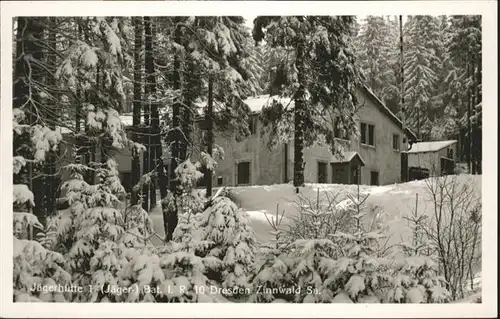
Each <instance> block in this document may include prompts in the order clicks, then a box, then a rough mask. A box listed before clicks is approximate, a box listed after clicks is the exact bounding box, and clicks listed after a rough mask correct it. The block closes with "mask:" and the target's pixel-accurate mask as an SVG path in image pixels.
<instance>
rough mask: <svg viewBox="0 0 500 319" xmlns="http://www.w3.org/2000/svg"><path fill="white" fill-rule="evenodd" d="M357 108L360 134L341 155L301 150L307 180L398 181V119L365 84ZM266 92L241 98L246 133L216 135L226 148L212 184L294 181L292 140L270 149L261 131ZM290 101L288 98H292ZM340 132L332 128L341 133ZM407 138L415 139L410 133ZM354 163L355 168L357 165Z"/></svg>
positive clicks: (400, 136) (319, 149) (318, 149)
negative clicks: (247, 109)
mask: <svg viewBox="0 0 500 319" xmlns="http://www.w3.org/2000/svg"><path fill="white" fill-rule="evenodd" d="M357 97H358V101H359V103H360V106H361V107H360V109H359V110H358V112H357V114H356V115H355V120H356V123H357V125H358V130H359V131H360V134H359V136H356V135H354V134H353V135H352V136H350V137H349V138H348V141H349V142H350V146H349V147H348V149H347V150H346V151H345V152H344V156H343V157H338V156H334V155H332V153H331V152H330V150H329V148H328V147H327V146H320V145H313V146H312V147H309V148H307V149H305V150H304V162H305V167H304V178H305V182H306V183H340V184H353V183H357V181H358V179H357V178H358V177H357V174H358V171H359V172H360V176H359V181H360V183H361V184H367V185H370V184H371V185H385V184H391V183H395V182H400V181H401V150H402V142H403V130H402V122H401V120H400V119H399V118H398V117H397V116H396V115H395V114H394V113H392V112H391V111H390V110H389V109H388V108H387V107H386V106H385V105H384V104H383V103H382V102H381V101H380V100H379V99H378V98H377V97H376V96H375V95H374V94H373V93H372V91H371V90H370V89H368V88H367V87H361V88H359V89H358V90H357ZM271 99H272V98H270V97H269V96H268V95H267V96H259V97H256V98H251V99H248V100H246V101H245V103H246V104H247V105H248V106H249V107H250V109H251V110H252V115H251V120H250V131H251V135H250V136H249V137H248V138H246V139H245V140H243V141H241V142H237V141H236V140H235V139H234V138H233V137H231V136H230V135H228V134H225V135H224V136H221V135H219V136H217V134H216V136H215V144H218V145H220V146H221V147H222V148H223V149H224V152H225V157H224V159H223V160H219V161H218V166H217V168H216V170H215V172H214V174H213V181H212V182H213V185H214V186H223V185H224V186H237V185H271V184H279V183H288V182H289V181H291V180H293V162H294V153H293V141H291V142H290V143H286V144H282V145H280V146H278V147H277V148H275V149H269V147H268V146H267V145H268V140H269V136H268V135H267V134H262V133H261V125H262V123H261V121H260V119H259V114H260V112H261V110H262V108H263V106H264V105H266V104H267V103H270V102H271ZM292 103H293V102H292ZM339 133H340V132H337V133H336V136H337V137H339V138H340V137H341V136H340V134H339ZM407 133H408V134H411V136H410V138H411V139H415V136H414V135H413V133H411V132H407ZM358 168H359V170H358Z"/></svg>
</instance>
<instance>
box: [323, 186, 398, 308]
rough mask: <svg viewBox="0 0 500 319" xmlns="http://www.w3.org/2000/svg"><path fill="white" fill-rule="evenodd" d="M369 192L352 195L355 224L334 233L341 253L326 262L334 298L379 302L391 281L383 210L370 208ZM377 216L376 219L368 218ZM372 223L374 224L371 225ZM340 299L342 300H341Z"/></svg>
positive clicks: (342, 300) (352, 213)
mask: <svg viewBox="0 0 500 319" xmlns="http://www.w3.org/2000/svg"><path fill="white" fill-rule="evenodd" d="M367 198H368V195H361V194H360V191H359V188H358V195H357V196H351V195H348V199H349V200H350V202H351V203H352V205H349V206H348V210H349V211H350V213H351V216H350V217H351V220H352V228H351V230H350V231H348V232H338V233H337V234H334V235H333V238H334V242H335V243H336V245H337V247H339V248H340V252H341V255H340V257H338V258H337V259H336V260H335V261H334V262H331V263H328V264H326V263H325V264H324V265H323V267H324V268H325V271H326V272H327V278H326V279H325V281H324V285H325V286H326V287H328V288H329V289H330V290H331V291H332V293H333V294H334V296H335V297H334V298H333V300H332V302H344V301H348V299H346V297H347V296H348V298H349V299H350V300H351V301H353V302H355V303H379V302H381V301H382V297H381V296H380V294H381V289H382V288H383V287H384V286H385V285H386V284H387V282H388V281H389V276H388V266H387V264H388V262H387V260H386V259H385V258H384V256H383V249H382V248H383V247H382V246H381V243H382V240H383V238H384V237H385V231H384V229H382V223H381V216H382V215H381V214H382V212H377V211H369V210H367V209H366V206H365V202H366V200H367ZM371 216H373V220H372V222H369V221H368V220H367V219H368V218H369V217H371ZM367 225H370V226H367ZM339 299H340V300H339Z"/></svg>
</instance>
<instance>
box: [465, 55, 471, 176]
mask: <svg viewBox="0 0 500 319" xmlns="http://www.w3.org/2000/svg"><path fill="white" fill-rule="evenodd" d="M470 64H471V63H470V59H469V58H467V63H466V67H467V79H469V78H470V77H471V68H470ZM471 104H472V88H469V89H468V90H467V168H468V169H469V174H471V173H472V157H471V151H472V150H471V144H472V136H471V135H472V134H471V122H470V117H471V108H472V105H471Z"/></svg>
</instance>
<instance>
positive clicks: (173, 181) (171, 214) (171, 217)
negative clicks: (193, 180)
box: [163, 27, 184, 241]
mask: <svg viewBox="0 0 500 319" xmlns="http://www.w3.org/2000/svg"><path fill="white" fill-rule="evenodd" d="M174 41H175V43H177V44H178V45H181V41H182V32H181V30H180V28H179V27H177V28H176V29H175V31H174ZM182 70H183V63H182V57H181V56H180V53H178V54H176V55H175V56H174V74H173V84H174V90H176V91H177V92H181V94H180V95H179V96H178V97H177V99H176V100H175V102H174V105H173V110H172V129H173V134H172V137H173V141H172V153H171V159H170V179H169V180H170V185H169V190H170V192H172V194H173V198H174V200H176V199H177V198H178V197H179V195H180V192H181V189H180V187H179V186H180V183H179V179H178V178H177V176H175V170H176V168H177V166H178V165H179V163H180V155H181V154H180V148H181V145H180V144H181V140H182V139H183V136H182V132H181V130H182V127H181V110H182V105H183V98H182V97H183V95H184V91H183V90H184V85H183V76H182ZM169 208H170V209H169V210H167V211H164V213H163V214H164V220H166V221H167V222H166V225H165V240H166V241H170V240H172V235H173V233H174V230H175V227H177V222H178V216H177V208H176V205H169Z"/></svg>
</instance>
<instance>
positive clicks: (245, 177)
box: [237, 162, 250, 185]
mask: <svg viewBox="0 0 500 319" xmlns="http://www.w3.org/2000/svg"><path fill="white" fill-rule="evenodd" d="M237 178H238V180H237V184H238V185H249V184H250V162H239V163H238V176H237Z"/></svg>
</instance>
